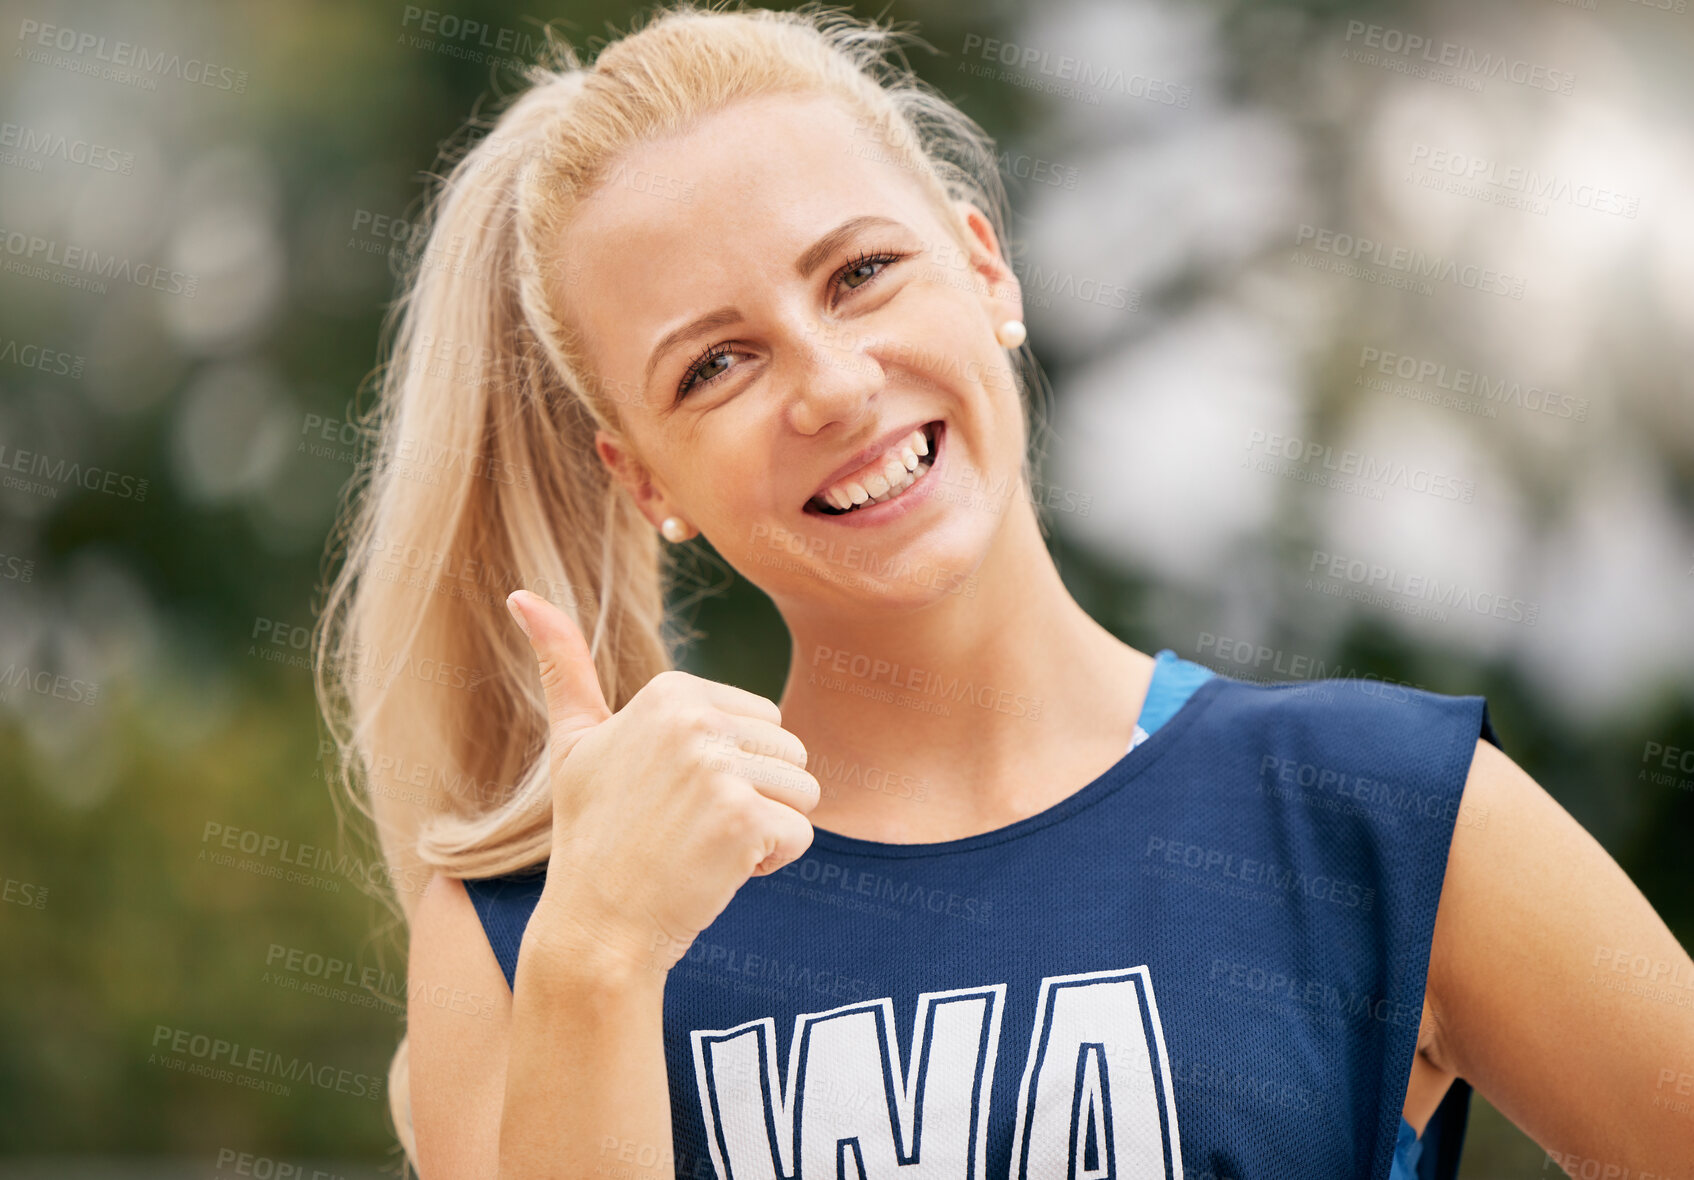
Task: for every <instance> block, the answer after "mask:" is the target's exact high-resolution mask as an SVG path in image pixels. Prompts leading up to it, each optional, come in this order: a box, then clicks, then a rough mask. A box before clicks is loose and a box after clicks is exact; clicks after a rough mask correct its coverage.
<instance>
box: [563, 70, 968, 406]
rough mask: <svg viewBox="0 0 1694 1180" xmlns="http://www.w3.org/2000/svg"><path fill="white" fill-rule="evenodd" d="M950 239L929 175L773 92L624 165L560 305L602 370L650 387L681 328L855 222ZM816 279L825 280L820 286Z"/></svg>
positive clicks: (791, 274) (790, 266)
mask: <svg viewBox="0 0 1694 1180" xmlns="http://www.w3.org/2000/svg"><path fill="white" fill-rule="evenodd" d="M860 214H880V215H882V216H885V217H892V218H895V219H897V220H899V221H901V222H903V223H905V224H906V225H908V226H910V227H912V229H913V230H915V231H917V232H918V233H919V234H920V235H922V236H924V237H925V238H926V239H927V238H929V237H931V236H933V235H934V234H935V233H936V232H937V230H938V222H937V219H936V216H935V211H934V209H933V206H932V205H931V203H930V202H929V200H928V199H927V197H926V195H925V193H924V190H923V189H922V187H921V186H920V184H919V183H918V181H917V179H916V177H914V176H913V174H912V173H911V172H910V171H909V170H907V169H906V168H904V167H903V166H902V165H900V164H899V163H897V162H895V156H894V154H893V152H891V151H890V150H889V149H888V148H887V147H885V146H883V145H882V144H881V143H880V142H879V140H878V137H877V135H876V133H875V132H874V130H872V129H871V128H870V127H869V126H868V125H866V124H861V121H860V116H859V115H858V114H857V112H856V111H855V110H854V109H853V108H850V107H849V106H847V105H846V104H845V103H844V102H841V101H838V100H834V99H830V98H825V97H819V96H812V95H805V96H800V95H765V96H760V97H758V98H753V99H745V100H742V101H740V102H737V103H735V104H733V105H731V106H729V107H726V108H724V109H723V110H721V111H718V112H715V113H713V114H711V115H708V116H706V117H705V118H703V119H702V120H700V121H699V122H698V123H696V124H695V125H693V126H692V127H691V128H690V129H689V130H688V131H686V132H685V133H683V134H681V135H678V136H674V137H671V138H667V139H663V140H658V141H653V142H649V143H645V144H642V145H639V146H638V147H636V148H634V149H632V150H631V151H629V152H627V153H625V154H624V155H623V156H621V157H619V158H618V159H617V160H615V161H614V162H613V164H612V166H611V168H609V169H608V171H607V175H606V178H605V180H604V181H603V182H602V184H601V186H600V187H599V188H598V189H596V190H595V191H594V193H593V194H591V195H590V196H589V197H588V198H586V199H585V200H584V201H583V202H582V204H581V205H580V206H579V207H578V211H577V213H576V215H575V216H574V217H573V219H572V221H571V223H570V224H569V225H568V226H567V227H566V228H565V230H564V232H563V234H562V235H561V240H560V242H559V246H560V248H561V249H562V250H563V251H564V255H563V261H565V262H567V263H568V264H569V265H568V266H566V267H562V268H561V271H562V272H563V273H569V274H570V275H571V276H572V281H571V282H570V284H569V287H568V288H567V289H565V290H563V291H561V292H560V293H559V294H560V300H561V305H562V307H563V308H565V309H566V314H567V316H568V317H569V318H570V319H571V320H572V322H574V323H576V324H579V325H581V327H582V328H583V330H584V332H585V334H586V336H587V341H586V345H587V348H588V349H589V351H590V360H591V362H592V364H593V367H594V368H595V369H596V370H597V371H599V372H600V373H601V374H602V375H603V376H605V377H608V378H615V379H617V380H619V381H629V382H639V381H640V379H641V376H642V371H643V369H644V367H645V365H646V361H647V355H648V352H649V350H650V349H651V348H652V345H653V343H654V342H655V341H656V340H657V339H658V338H659V336H660V335H662V334H663V333H664V332H665V331H666V330H668V328H670V327H672V326H674V325H675V324H676V323H678V322H679V321H680V320H683V319H687V318H691V317H692V316H694V315H697V314H699V313H701V312H704V311H709V310H711V309H713V308H716V307H719V306H722V305H724V304H727V303H735V304H738V305H740V306H742V307H743V309H744V310H747V309H748V307H747V302H746V301H747V299H748V298H749V296H750V293H752V292H754V291H756V290H757V289H758V288H759V287H761V286H769V285H770V284H774V283H778V282H786V283H797V282H799V281H800V280H799V278H798V276H797V275H796V274H795V271H794V261H795V259H796V258H798V257H799V255H800V254H801V253H802V252H803V251H804V250H805V249H806V247H808V246H810V245H811V244H812V243H813V242H815V241H816V240H817V239H818V237H819V236H820V235H822V234H823V233H825V232H827V231H828V230H831V229H833V228H835V226H837V225H838V224H840V223H841V222H842V221H845V220H846V219H848V218H849V217H854V216H858V215H860ZM815 277H816V276H814V278H815Z"/></svg>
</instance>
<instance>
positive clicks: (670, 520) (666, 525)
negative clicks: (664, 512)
mask: <svg viewBox="0 0 1694 1180" xmlns="http://www.w3.org/2000/svg"><path fill="white" fill-rule="evenodd" d="M659 531H660V532H661V533H663V534H665V540H667V541H669V542H670V543H671V544H673V545H676V544H679V543H681V542H683V541H686V540H688V526H687V525H685V524H683V523H682V521H680V520H679V519H677V518H676V517H674V516H667V517H665V519H664V520H663V521H662V522H660V524H659Z"/></svg>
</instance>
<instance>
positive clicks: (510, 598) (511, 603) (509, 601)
mask: <svg viewBox="0 0 1694 1180" xmlns="http://www.w3.org/2000/svg"><path fill="white" fill-rule="evenodd" d="M521 593H522V591H521V590H514V591H512V592H511V593H510V594H508V595H506V609H507V610H509V611H511V612H512V618H514V619H516V620H517V621H518V629H519V630H520V631H522V632H523V633H524V638H525V639H528V638H529V620H527V619H525V618H524V617H523V611H521V610H519V609H518V604H517V601H516V600H517V597H518V595H519V594H521Z"/></svg>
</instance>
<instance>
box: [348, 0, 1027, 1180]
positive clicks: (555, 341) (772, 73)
mask: <svg viewBox="0 0 1694 1180" xmlns="http://www.w3.org/2000/svg"><path fill="white" fill-rule="evenodd" d="M898 38H899V34H896V33H895V32H894V30H892V29H890V28H884V27H881V26H878V25H876V24H875V23H872V22H866V21H862V20H861V19H859V18H856V17H854V16H852V15H850V13H848V12H847V11H846V10H844V9H831V8H827V7H825V6H823V5H821V4H815V3H813V4H808V5H806V6H804V7H802V8H800V9H799V10H796V11H793V12H774V11H769V10H764V9H733V10H732V9H728V8H724V7H707V8H702V7H697V6H696V5H694V4H692V3H687V2H684V3H678V4H672V5H669V6H667V7H665V8H662V9H659V10H658V11H656V12H655V13H654V15H653V16H652V18H651V19H650V20H649V21H648V23H646V25H645V26H644V27H641V28H639V29H637V30H635V31H632V32H631V33H629V34H627V35H626V36H624V37H622V38H621V39H618V40H616V41H613V42H611V43H610V44H609V45H607V46H606V47H605V48H604V49H603V50H602V51H601V52H600V53H599V55H598V58H597V59H596V61H595V62H594V64H593V65H592V66H588V67H585V66H584V65H582V64H581V63H580V62H579V61H578V59H577V57H576V55H575V53H574V51H572V50H571V49H570V48H569V47H568V46H564V45H558V44H555V45H554V47H553V49H552V51H551V57H552V59H553V60H550V61H548V62H547V63H545V64H543V65H538V66H536V67H533V68H532V70H531V72H530V79H529V80H530V85H529V86H528V87H527V88H526V89H524V90H523V91H521V92H520V93H519V94H518V95H517V96H516V98H515V100H513V101H512V102H511V103H510V104H509V105H508V106H507V107H506V109H505V110H504V112H503V113H501V114H500V116H499V117H498V119H497V120H496V121H495V122H494V123H493V125H492V128H491V129H490V130H489V131H488V133H487V134H486V135H484V136H483V137H482V138H480V139H478V140H475V141H474V142H473V143H471V144H470V146H469V147H468V149H466V150H463V151H462V152H455V153H454V155H456V157H457V158H456V159H451V160H449V161H447V162H448V163H450V164H451V167H450V168H449V169H448V170H447V172H446V175H445V178H444V179H443V180H442V181H441V183H440V186H439V188H438V190H437V191H436V192H435V193H433V195H432V196H431V198H430V200H429V203H428V208H427V210H426V214H425V222H426V224H428V226H429V230H428V234H427V240H426V241H425V243H424V245H423V247H422V249H421V250H419V251H418V252H417V253H416V254H415V255H414V256H413V257H411V258H410V260H409V265H408V267H407V269H406V271H405V273H404V274H403V276H402V280H403V286H402V291H403V293H402V296H401V298H400V300H399V301H398V302H397V304H396V305H395V308H394V310H393V312H392V314H391V316H390V320H389V322H388V325H387V328H386V330H385V334H387V335H389V336H390V337H391V341H390V343H391V348H390V349H389V358H388V361H387V364H386V365H385V366H384V368H383V369H382V370H381V371H380V373H379V375H378V381H377V391H378V397H377V400H376V404H375V405H374V406H373V407H372V409H371V411H370V412H369V414H368V415H367V416H366V417H365V418H364V419H363V420H362V427H363V429H364V431H365V432H366V436H367V438H368V440H369V442H370V444H371V448H370V455H369V457H368V459H367V460H366V461H365V462H364V463H363V464H362V465H361V469H360V472H359V474H358V476H357V477H356V478H355V480H354V481H353V482H352V483H351V484H350V485H349V496H348V499H347V502H346V505H345V507H344V510H343V513H342V518H341V520H340V521H339V522H338V526H337V530H336V533H335V536H334V538H333V542H334V545H333V546H332V556H339V558H340V560H341V564H340V567H339V569H338V570H337V572H336V574H335V577H334V578H333V580H332V582H331V583H330V584H329V586H328V588H327V593H326V598H325V602H324V606H323V610H322V611H321V612H320V615H319V622H318V628H317V633H316V635H315V650H316V656H317V659H316V675H317V692H318V698H319V703H320V706H321V708H322V710H323V713H324V716H325V718H326V721H327V723H328V726H329V730H330V733H331V735H332V736H333V738H334V742H335V746H336V748H337V751H338V753H339V755H340V757H339V759H338V770H339V781H340V785H341V787H342V789H343V792H344V794H345V800H346V801H347V802H348V803H350V804H351V805H352V807H353V808H354V809H356V810H357V811H358V812H359V813H360V814H361V815H362V816H363V817H364V819H365V821H367V824H368V830H369V831H370V832H371V833H373V834H374V835H375V837H376V839H377V841H378V842H379V845H380V849H381V856H382V865H383V866H384V868H385V873H384V874H383V876H384V878H385V880H384V881H383V885H384V888H383V889H382V890H381V892H382V894H383V896H384V898H385V900H387V901H388V902H389V903H390V904H391V905H394V904H395V903H398V904H397V907H396V908H397V911H398V916H399V917H400V918H401V919H402V920H409V918H410V916H411V914H412V911H413V909H414V908H415V903H416V900H417V896H418V894H419V893H420V892H421V890H422V888H423V885H424V883H425V882H426V881H427V880H428V878H429V876H430V875H431V874H432V873H433V872H435V871H437V870H439V871H441V872H444V873H446V874H448V875H450V876H456V877H484V876H494V875H498V874H501V873H506V872H511V871H514V870H517V869H522V868H526V867H529V866H533V865H538V864H541V863H542V862H544V861H545V860H546V859H547V855H548V851H549V846H550V838H551V813H550V802H551V796H550V784H549V782H548V778H547V759H546V757H545V744H546V737H547V726H546V712H545V708H544V704H543V698H542V694H541V687H540V683H539V680H538V678H537V675H536V671H535V662H534V657H533V655H532V654H531V652H530V650H529V648H528V646H527V644H526V643H525V642H524V640H523V637H522V635H521V634H519V632H518V630H517V628H516V627H514V626H513V625H512V623H511V619H510V617H509V616H508V615H507V614H506V611H505V609H504V607H503V605H502V600H503V598H504V597H505V595H506V593H508V592H509V591H510V590H512V589H515V588H517V587H518V586H520V585H521V586H524V587H527V588H528V589H531V590H534V591H535V592H536V593H538V594H541V595H542V596H543V597H546V598H548V599H550V600H551V601H553V602H554V603H556V604H557V605H559V606H560V607H561V608H563V609H564V610H566V611H567V612H568V613H570V614H571V615H572V616H573V617H574V618H575V619H576V621H577V624H578V626H580V627H582V629H583V633H584V635H586V636H588V638H589V641H590V650H591V651H592V653H593V656H594V663H595V668H596V670H597V671H598V673H599V676H600V682H601V686H602V689H603V691H604V693H605V695H606V700H607V703H608V704H609V705H610V706H611V707H612V708H613V709H614V710H615V709H619V708H622V706H623V705H624V703H625V702H627V701H628V699H629V698H630V697H631V696H632V695H634V693H635V692H636V691H637V690H638V689H640V688H641V686H642V685H643V684H645V683H646V682H647V681H648V680H649V679H651V678H652V677H653V676H654V675H655V674H657V673H658V672H660V671H663V670H664V669H666V668H668V667H670V666H671V665H672V656H671V642H670V638H669V637H668V636H667V634H666V630H665V624H666V620H665V611H664V602H665V590H666V581H667V575H668V572H669V571H667V567H666V566H665V564H664V561H663V557H662V554H661V552H660V549H661V546H660V542H659V540H658V538H657V536H656V534H655V533H654V531H653V529H652V528H651V527H650V526H649V525H648V524H647V522H646V521H645V520H644V519H643V518H642V517H641V515H640V513H639V512H638V511H637V510H636V508H635V505H634V504H633V503H632V502H631V500H630V499H629V497H628V496H626V495H623V494H622V493H621V491H620V490H619V489H618V488H617V487H616V485H615V484H614V483H613V482H612V480H611V477H610V475H609V473H608V472H607V471H606V469H605V467H604V465H603V464H602V463H601V462H600V460H599V459H598V457H597V456H596V454H595V450H594V432H595V430H596V429H598V428H604V429H607V430H610V431H613V432H617V430H618V414H617V410H618V403H619V401H620V398H619V395H618V391H616V390H614V389H610V388H608V387H607V386H606V385H605V384H604V382H602V381H601V380H599V379H598V378H597V377H596V376H595V375H594V374H592V373H590V372H588V371H587V368H586V366H585V365H584V364H583V359H582V349H581V346H580V341H579V340H577V339H576V338H575V337H574V335H573V333H572V329H571V327H570V325H568V324H566V323H564V322H563V320H562V317H560V316H559V315H558V314H557V302H558V300H557V295H558V292H559V291H560V290H561V289H562V288H563V287H565V286H569V285H570V283H571V282H572V278H573V275H572V271H571V262H570V260H569V259H567V258H559V257H557V255H556V251H554V250H553V249H552V248H551V247H552V243H556V242H557V241H558V240H559V237H560V231H561V229H562V227H563V226H565V225H566V224H567V223H568V222H569V220H570V218H571V216H572V213H573V211H574V209H575V207H576V205H577V203H578V202H579V201H580V200H581V199H582V198H583V197H584V196H585V195H587V194H588V193H590V192H592V191H593V190H594V189H595V187H596V186H597V185H598V184H600V183H602V182H603V181H604V180H605V178H606V175H607V172H608V169H609V168H610V167H612V165H613V164H614V163H615V161H616V159H617V157H618V156H619V155H620V154H621V153H623V152H625V151H627V150H628V149H629V148H630V147H632V146H634V145H636V144H638V143H641V142H643V141H645V140H648V139H651V138H654V137H658V136H663V135H667V134H674V133H676V132H679V131H682V130H684V129H686V127H687V126H688V125H689V124H690V123H692V122H693V121H694V120H697V119H698V118H700V117H701V116H702V115H705V114H707V113H709V112H711V111H713V110H716V109H718V108H721V107H723V106H725V105H727V104H728V103H730V102H733V101H735V100H737V99H740V98H745V97H751V96H754V95H758V94H765V93H788V92H804V93H815V94H824V95H830V96H835V97H838V98H840V99H841V100H843V101H845V102H846V103H848V104H849V105H850V106H851V107H852V109H854V111H855V112H856V113H857V114H859V115H861V116H862V117H863V119H864V120H865V123H864V126H865V127H866V129H867V132H868V133H869V134H870V136H871V137H872V140H873V142H875V144H876V145H877V148H878V150H879V151H880V152H882V153H884V154H886V155H889V156H892V157H894V158H895V159H897V160H899V161H900V162H901V163H902V164H903V165H904V166H906V167H908V168H909V169H910V170H911V171H912V172H913V173H914V174H915V175H917V176H918V177H919V178H920V182H921V183H923V184H924V185H925V186H926V188H927V190H928V192H929V194H930V196H931V197H932V199H934V200H935V201H936V202H937V204H938V207H939V208H941V209H943V210H945V211H947V213H948V216H947V217H946V218H945V219H944V220H945V221H946V223H947V224H950V225H951V224H953V223H954V218H953V217H952V216H951V202H952V201H953V200H956V199H960V198H964V199H968V200H971V201H972V202H974V203H975V204H976V205H977V206H978V207H979V208H981V209H983V210H984V211H985V212H986V213H987V214H988V216H989V218H990V220H991V222H992V224H993V226H994V229H995V232H996V234H997V235H999V237H1000V240H1001V241H1005V240H1006V221H1007V215H1006V201H1005V194H1004V191H1003V189H1002V187H1001V184H1000V180H999V173H998V170H997V167H996V161H995V155H994V149H993V146H992V143H991V141H990V140H989V139H988V137H987V136H986V135H985V134H984V133H983V132H982V131H981V129H980V128H978V127H977V126H976V124H975V123H973V122H972V121H971V120H970V119H969V118H967V117H966V116H965V115H963V114H962V113H960V112H959V111H958V110H957V109H956V108H955V107H953V106H952V104H950V103H949V102H947V100H946V99H945V98H943V97H941V96H940V95H938V94H936V93H935V92H934V91H932V90H931V89H929V88H928V87H927V86H926V85H925V84H924V83H922V82H921V81H919V80H918V79H917V78H916V77H915V76H913V75H912V74H911V73H910V70H909V68H908V67H907V66H906V64H905V62H904V59H903V57H902V56H901V54H900V48H899V40H898ZM959 232H960V233H961V238H960V244H961V245H968V243H966V242H964V240H963V237H962V231H959ZM576 295H577V297H578V298H591V297H592V294H591V293H582V292H580V291H579V292H577V293H576ZM1026 359H1027V358H1026ZM1025 379H1026V387H1027V384H1028V375H1027V374H1026V377H1025ZM406 1067H407V1053H406V1045H405V1041H404V1040H402V1041H401V1044H400V1048H399V1050H398V1051H397V1052H396V1054H395V1057H394V1061H393V1064H392V1066H391V1069H390V1074H389V1080H390V1107H391V1111H392V1113H393V1117H394V1120H395V1125H396V1128H397V1132H398V1135H399V1138H400V1140H401V1143H402V1146H403V1147H404V1149H405V1151H406V1154H407V1157H408V1159H412V1160H415V1158H416V1157H415V1153H414V1150H413V1143H412V1133H411V1124H410V1086H409V1083H408V1076H407V1068H406Z"/></svg>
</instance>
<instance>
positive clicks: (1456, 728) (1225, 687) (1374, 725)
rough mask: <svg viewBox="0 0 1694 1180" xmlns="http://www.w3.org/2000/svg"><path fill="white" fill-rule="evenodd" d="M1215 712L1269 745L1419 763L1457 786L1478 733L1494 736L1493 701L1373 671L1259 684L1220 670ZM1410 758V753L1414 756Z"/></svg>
mask: <svg viewBox="0 0 1694 1180" xmlns="http://www.w3.org/2000/svg"><path fill="white" fill-rule="evenodd" d="M1216 679H1217V680H1220V681H1222V682H1223V683H1222V684H1221V685H1219V688H1218V691H1217V696H1216V698H1215V699H1214V701H1213V702H1212V705H1211V709H1210V712H1211V713H1212V716H1213V717H1214V719H1215V720H1216V721H1217V722H1219V723H1222V724H1226V725H1228V726H1229V727H1231V728H1232V729H1242V730H1245V731H1247V732H1248V733H1253V734H1256V735H1261V736H1262V737H1263V739H1264V741H1265V743H1266V744H1267V746H1268V747H1282V748H1286V747H1296V748H1302V749H1309V750H1311V751H1313V752H1314V753H1315V752H1317V751H1319V750H1324V751H1329V752H1331V753H1332V755H1333V756H1339V757H1346V758H1348V759H1349V760H1353V759H1355V758H1363V759H1370V758H1378V759H1393V760H1396V761H1397V762H1398V763H1399V765H1400V766H1401V767H1403V768H1410V767H1411V766H1413V765H1415V766H1417V767H1420V768H1424V769H1425V770H1426V772H1428V771H1433V772H1434V773H1435V775H1436V777H1437V778H1439V779H1441V780H1443V781H1445V782H1448V783H1450V784H1451V786H1452V787H1453V788H1454V789H1457V788H1458V786H1459V785H1460V784H1461V783H1462V782H1463V781H1464V778H1465V773H1466V769H1467V767H1468V766H1469V765H1470V763H1471V759H1472V755H1473V753H1474V750H1475V747H1476V744H1477V740H1478V738H1479V737H1480V738H1483V739H1486V740H1492V739H1493V730H1492V727H1491V725H1490V724H1489V720H1488V714H1487V704H1486V702H1485V701H1484V700H1483V698H1482V697H1480V696H1461V695H1452V694H1448V693H1440V692H1432V691H1430V690H1428V689H1424V688H1420V687H1416V686H1413V685H1410V684H1404V683H1401V682H1398V681H1394V680H1385V679H1380V678H1377V677H1374V676H1347V677H1333V678H1327V679H1321V680H1307V681H1299V682H1286V683H1280V684H1261V683H1254V682H1251V681H1244V680H1236V679H1234V678H1233V677H1230V676H1227V675H1223V674H1219V675H1218V676H1217V677H1216ZM1408 756H1410V757H1408Z"/></svg>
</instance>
